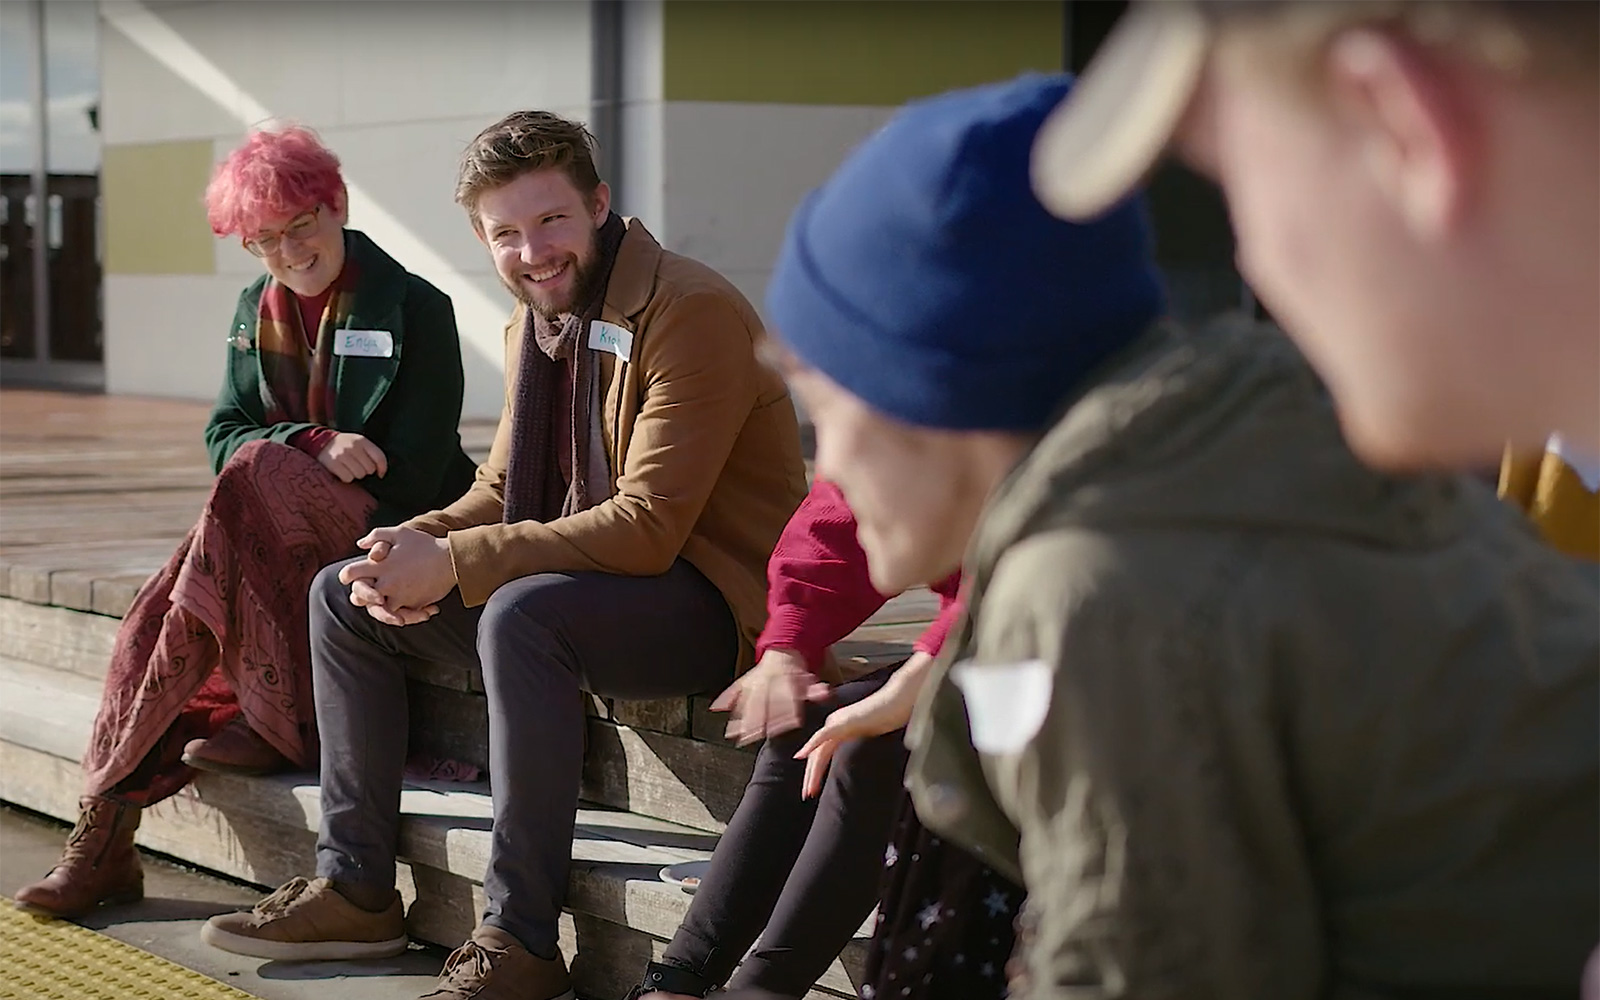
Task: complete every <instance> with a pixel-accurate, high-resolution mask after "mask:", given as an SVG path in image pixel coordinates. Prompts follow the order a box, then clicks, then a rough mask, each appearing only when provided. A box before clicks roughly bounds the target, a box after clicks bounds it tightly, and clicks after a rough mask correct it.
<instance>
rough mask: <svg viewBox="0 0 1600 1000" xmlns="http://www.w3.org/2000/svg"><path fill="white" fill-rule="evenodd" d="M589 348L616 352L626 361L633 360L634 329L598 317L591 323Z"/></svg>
mask: <svg viewBox="0 0 1600 1000" xmlns="http://www.w3.org/2000/svg"><path fill="white" fill-rule="evenodd" d="M589 349H590V350H594V351H605V352H606V353H607V354H615V355H616V356H617V357H619V358H621V359H622V360H624V361H631V360H633V331H631V330H629V329H628V328H627V327H622V326H618V325H617V324H615V323H607V322H606V321H605V320H603V319H597V320H595V321H594V322H592V323H590V324H589Z"/></svg>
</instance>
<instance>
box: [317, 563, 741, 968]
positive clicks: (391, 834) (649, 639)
mask: <svg viewBox="0 0 1600 1000" xmlns="http://www.w3.org/2000/svg"><path fill="white" fill-rule="evenodd" d="M343 565H344V563H335V564H334V565H332V566H328V567H326V568H324V569H323V570H322V571H321V572H320V573H319V574H317V578H316V580H315V581H314V582H313V583H312V585H311V664H312V677H313V683H314V694H315V699H316V708H317V728H318V730H319V731H320V733H321V737H322V827H321V830H320V832H319V834H318V837H317V874H318V875H320V876H324V877H327V878H331V879H334V880H335V881H339V882H346V883H366V884H376V885H383V886H392V885H393V884H394V878H395V849H396V840H397V838H398V833H399V822H400V784H401V773H402V771H403V770H404V768H405V761H406V728H407V727H406V711H407V706H406V683H405V662H406V660H407V659H409V658H417V659H422V660H427V661H433V662H440V663H451V664H473V663H477V664H481V665H482V668H483V685H484V689H485V691H486V693H487V695H488V702H489V772H490V775H491V778H492V782H493V785H492V787H493V796H494V832H493V836H492V839H491V842H490V853H489V866H488V870H487V871H486V872H485V873H484V877H483V888H484V894H485V896H486V897H487V899H488V903H487V909H486V911H485V912H484V914H483V921H484V922H485V923H488V924H492V925H494V926H496V927H499V928H500V929H502V930H504V931H506V932H507V933H509V934H511V935H513V936H515V937H516V938H517V939H518V940H519V941H521V942H522V943H523V945H524V946H525V947H526V948H527V949H528V950H529V951H530V952H532V953H534V954H535V955H538V956H540V957H543V958H553V957H554V956H555V954H556V933H557V931H556V922H557V920H558V918H559V917H560V914H561V904H562V901H563V898H564V896H565V895H566V887H567V867H568V863H569V861H570V858H571V853H572V834H573V826H574V824H575V823H576V820H577V808H578V784H579V779H580V777H581V770H582V766H583V726H584V724H585V723H584V719H583V716H582V713H581V710H580V704H581V703H580V701H579V695H578V692H579V690H580V689H582V690H585V691H590V692H593V693H594V694H597V695H601V696H603V697H610V698H625V699H626V698H665V697H672V696H678V695H689V694H695V693H699V692H706V691H715V690H720V689H721V688H722V687H723V686H725V685H726V684H727V683H729V681H730V680H731V679H732V677H733V668H734V665H735V662H736V660H737V657H738V649H739V636H738V630H737V628H736V626H735V624H734V620H733V615H732V613H731V612H730V611H729V610H728V606H727V603H726V602H725V601H724V600H723V597H722V594H721V593H720V592H719V591H718V590H717V589H716V587H714V586H713V585H712V584H711V583H710V581H708V580H707V579H706V578H705V577H704V576H703V575H701V573H700V571H699V570H697V569H695V568H694V567H693V566H691V565H689V563H687V562H685V561H684V560H682V559H679V560H678V561H677V562H676V563H674V564H673V566H672V568H671V569H670V570H668V571H667V572H666V573H664V574H663V575H661V576H656V577H625V576H612V575H609V574H605V573H542V574H538V575H535V576H528V577H523V578H522V579H519V580H513V581H511V582H510V583H507V584H505V585H504V586H502V587H501V588H500V589H499V590H496V591H495V592H494V595H493V596H491V597H490V598H489V601H488V603H487V604H485V605H483V607H481V608H467V607H465V606H463V605H462V603H461V599H460V597H459V596H458V594H456V593H454V592H452V593H451V595H450V596H449V597H448V598H446V599H445V600H444V601H441V602H440V605H439V614H437V615H435V616H434V617H433V618H432V619H431V620H429V621H427V622H424V623H422V624H418V625H409V626H405V627H401V628H396V627H392V626H388V625H383V624H381V623H379V622H378V621H376V620H374V619H373V618H372V617H371V616H369V615H368V614H367V612H366V609H365V608H358V607H355V606H354V605H352V604H351V603H350V598H349V588H348V587H346V586H344V585H343V584H341V583H340V582H339V579H338V574H339V570H340V568H341V567H342V566H343Z"/></svg>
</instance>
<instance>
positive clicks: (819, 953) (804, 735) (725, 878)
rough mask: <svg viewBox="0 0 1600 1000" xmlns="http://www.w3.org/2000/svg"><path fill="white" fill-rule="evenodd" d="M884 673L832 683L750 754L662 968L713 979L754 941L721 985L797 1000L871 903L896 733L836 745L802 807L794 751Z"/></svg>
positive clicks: (887, 825) (890, 815) (900, 742)
mask: <svg viewBox="0 0 1600 1000" xmlns="http://www.w3.org/2000/svg"><path fill="white" fill-rule="evenodd" d="M891 669H892V668H891ZM889 673H890V670H889V669H885V670H880V671H878V672H877V673H875V674H871V675H869V676H867V677H863V678H861V679H860V680H856V681H851V682H849V683H847V684H841V685H840V686H839V687H837V688H836V689H834V692H833V698H832V699H831V700H830V701H829V702H827V703H825V704H820V705H818V704H813V705H810V706H807V710H806V719H805V724H804V725H803V726H801V728H800V729H798V730H795V731H793V732H789V733H785V734H783V735H782V736H778V737H774V738H772V739H770V740H768V741H767V743H766V745H765V746H763V747H762V748H761V755H760V756H759V757H758V758H757V760H756V768H755V773H754V774H753V775H751V777H750V784H749V785H748V786H746V788H745V793H744V798H743V799H742V800H741V801H740V802H739V808H738V810H737V811H736V812H735V813H734V815H733V820H732V821H731V822H730V823H729V824H728V829H727V831H726V832H725V833H724V834H723V835H722V839H721V841H720V842H719V843H718V844H717V850H716V853H714V854H713V855H712V857H711V868H710V870H709V871H707V872H706V875H705V878H704V879H702V880H701V882H700V887H699V889H698V891H697V892H696V893H695V897H694V903H693V904H692V905H691V906H690V907H689V915H688V916H687V917H685V918H684V921H683V924H682V926H680V927H679V928H678V932H677V934H675V935H674V936H673V938H672V943H671V944H670V945H668V946H667V950H666V953H665V955H664V956H663V961H664V962H665V963H666V964H668V965H675V966H679V967H681V968H685V969H688V970H690V971H693V972H696V973H698V974H699V975H700V977H701V978H703V979H705V980H706V981H708V982H710V983H713V984H720V983H723V982H726V981H727V979H728V976H729V975H730V974H732V972H733V968H734V966H735V965H737V964H738V963H739V959H740V958H742V957H743V956H744V954H745V951H746V949H748V948H749V947H750V943H751V942H752V941H755V940H756V936H757V935H758V934H759V935H760V937H761V941H760V943H759V944H758V945H757V946H756V949H755V951H754V952H752V953H751V954H750V957H749V960H748V961H746V962H745V963H744V965H743V966H742V967H741V968H740V969H739V975H738V976H737V977H736V978H735V979H734V981H733V983H732V984H730V985H732V986H736V987H755V988H759V989H762V990H767V991H770V992H773V993H778V994H781V995H784V996H795V997H797V996H801V995H803V994H804V993H805V992H806V991H807V990H809V989H810V988H811V987H812V985H813V984H815V983H816V981H817V979H818V978H819V977H821V975H822V974H823V973H824V972H826V971H827V969H828V966H829V965H830V964H831V963H832V962H833V960H834V959H835V958H837V957H838V955H839V952H840V951H842V950H843V949H844V946H845V945H846V944H848V943H849V942H850V939H851V938H852V937H853V936H854V935H855V932H856V930H857V928H859V927H860V926H861V922H862V921H863V920H864V919H866V916H867V914H868V913H869V912H871V910H872V907H873V904H874V903H875V902H877V898H878V884H879V881H880V878H881V876H882V874H883V858H884V850H885V848H886V847H887V846H888V842H889V834H890V832H891V829H892V826H893V823H894V818H895V809H896V807H897V805H898V803H899V799H900V786H901V781H902V779H903V777H904V774H905V767H906V751H905V742H904V739H905V733H904V730H897V731H895V732H892V733H888V734H885V735H883V736H879V737H876V738H874V739H870V740H861V741H857V742H853V743H849V744H846V745H845V746H844V747H843V748H841V750H840V751H839V753H838V754H836V755H835V756H834V758H833V764H832V766H831V767H830V768H829V771H828V780H827V783H826V784H825V785H824V786H823V790H822V794H821V795H820V796H819V797H817V798H814V799H809V800H806V799H802V798H801V797H800V788H801V782H802V779H803V778H804V775H805V761H799V760H795V759H794V754H795V751H797V750H799V749H800V747H801V746H802V745H803V744H804V743H805V741H806V740H807V739H809V738H810V736H811V734H813V733H815V732H816V731H817V729H818V728H820V727H821V725H822V721H823V719H825V718H826V717H827V714H828V712H830V711H832V710H833V709H835V708H838V707H839V706H840V705H848V704H851V703H853V702H857V701H860V700H861V699H862V698H865V697H866V696H867V695H869V694H871V693H873V692H874V691H877V690H878V689H879V688H881V687H883V685H884V682H885V681H886V680H888V676H889ZM763 927H764V928H765V930H764V931H763Z"/></svg>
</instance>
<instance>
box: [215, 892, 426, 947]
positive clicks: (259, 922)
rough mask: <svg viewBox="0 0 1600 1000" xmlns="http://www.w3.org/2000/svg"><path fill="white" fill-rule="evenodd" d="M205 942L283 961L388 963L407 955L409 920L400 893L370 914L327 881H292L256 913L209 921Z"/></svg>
mask: <svg viewBox="0 0 1600 1000" xmlns="http://www.w3.org/2000/svg"><path fill="white" fill-rule="evenodd" d="M200 940H202V941H204V942H205V943H206V944H209V945H210V946H211V947H213V948H221V949H222V950H223V951H231V952H233V953H234V954H235V955H249V956H250V957H252V958H270V959H276V960H277V961H280V962H327V961H335V960H338V959H357V958H389V957H391V956H393V955H398V954H400V953H401V952H403V951H405V950H406V919H405V911H404V909H403V908H402V906H401V905H400V894H399V893H398V892H397V893H395V894H394V901H393V902H392V903H390V904H389V908H388V909H386V910H384V911H383V912H382V913H368V912H367V911H366V910H363V909H362V908H361V907H359V906H357V905H356V904H354V903H352V902H350V901H349V900H348V899H345V898H344V897H343V896H341V895H339V890H337V889H335V888H334V887H333V883H332V882H330V881H328V880H327V879H325V878H318V879H312V880H310V881H307V880H305V879H303V878H292V879H290V880H289V881H287V882H285V883H284V884H283V885H282V886H281V887H280V888H279V889H278V890H277V891H276V892H274V893H273V894H272V895H270V896H268V897H267V898H266V899H263V900H262V901H261V902H259V903H257V904H256V905H255V909H252V910H244V911H241V912H239V913H224V914H222V915H221V916H216V917H212V918H211V919H210V920H207V921H206V925H205V926H204V927H202V928H200Z"/></svg>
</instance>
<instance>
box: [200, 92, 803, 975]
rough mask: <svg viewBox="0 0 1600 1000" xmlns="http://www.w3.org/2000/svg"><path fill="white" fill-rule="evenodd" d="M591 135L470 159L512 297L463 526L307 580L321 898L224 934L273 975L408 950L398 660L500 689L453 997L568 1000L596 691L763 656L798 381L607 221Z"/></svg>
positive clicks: (441, 528)
mask: <svg viewBox="0 0 1600 1000" xmlns="http://www.w3.org/2000/svg"><path fill="white" fill-rule="evenodd" d="M594 153H595V150H594V138H593V136H591V135H590V134H589V132H588V130H587V129H585V128H584V127H583V125H582V124H580V123H578V122H574V121H569V120H567V119H565V118H562V117H560V116H558V115H554V114H551V113H549V112H545V111H518V112H513V113H512V114H510V115H507V116H506V117H505V118H503V119H501V120H500V121H498V122H495V123H494V124H492V125H490V126H489V127H488V128H486V129H484V130H483V131H482V132H481V133H479V135H478V136H477V137H476V138H474V139H473V141H472V142H471V143H469V144H468V146H467V148H466V150H464V151H463V153H462V157H461V168H460V173H459V176H458V182H457V187H456V200H457V201H458V202H459V203H460V204H461V206H462V208H463V209H465V211H466V214H467V217H468V220H469V221H470V223H471V225H472V229H473V232H474V233H475V234H476V235H477V237H478V239H479V240H480V241H481V242H482V243H483V245H484V247H485V249H486V250H487V251H488V253H489V255H490V257H491V259H492V260H493V262H494V265H495V270H496V271H497V273H498V274H499V276H500V279H501V281H502V283H503V284H504V285H505V286H506V289H507V290H508V291H509V292H510V293H511V294H512V296H513V297H514V298H515V299H516V303H517V304H516V306H515V307H514V308H513V310H512V314H511V320H510V322H509V323H508V324H507V327H506V339H505V343H506V373H507V374H506V408H505V411H504V413H503V414H502V415H501V418H500V426H499V428H498V429H497V430H496V432H495V439H494V444H493V445H492V446H491V447H490V449H489V457H488V459H487V460H486V461H485V462H484V464H483V465H482V466H480V467H479V469H478V473H477V479H476V481H475V482H474V483H473V485H472V487H471V488H470V489H469V490H467V492H466V493H465V494H464V495H462V496H460V497H459V498H457V499H455V501H454V502H453V503H451V504H449V505H448V506H446V507H444V508H442V509H440V510H435V511H431V512H429V513H427V514H424V515H422V516H420V517H416V518H413V519H412V520H410V521H407V522H406V523H405V524H403V525H401V526H399V527H397V528H388V529H383V530H380V531H375V532H373V533H372V534H370V535H369V536H367V537H366V538H365V539H363V540H362V545H363V547H365V548H367V549H368V550H369V551H368V555H367V557H366V558H362V559H355V560H350V561H348V562H344V563H338V564H335V565H331V566H329V567H327V568H326V569H325V570H323V572H322V573H320V574H319V575H318V576H317V578H316V580H315V581H314V582H313V584H312V611H311V622H312V637H313V645H312V667H313V670H314V672H315V676H316V681H317V719H318V721H319V723H320V724H321V726H322V731H323V733H324V734H325V735H324V742H323V756H322V792H321V794H322V826H321V830H320V832H319V836H318V841H317V867H316V877H315V878H309V879H308V878H304V877H300V878H295V879H292V880H290V881H289V882H287V883H285V884H284V885H283V886H282V887H280V888H279V889H278V891H276V892H274V893H272V894H271V895H270V896H268V897H267V898H266V899H264V900H262V901H261V903H259V904H257V906H256V907H255V908H254V909H253V910H252V911H249V912H245V913H236V914H228V915H225V916H220V917H214V918H212V920H211V921H210V922H209V923H208V924H207V925H206V927H205V929H204V931H203V932H202V936H203V938H204V939H205V940H206V941H207V942H208V943H210V944H212V945H214V946H216V947H219V948H222V949H224V950H228V951H234V952H238V953H240V954H245V955H254V956H258V957H264V958H279V959H285V960H288V959H294V960H320V959H339V958H376V957H383V956H387V955H394V954H398V953H399V952H402V951H404V950H405V948H406V943H407V942H406V932H405V919H404V913H403V907H402V904H401V901H400V894H399V893H398V892H397V891H396V889H395V856H396V852H397V850H398V847H399V844H398V842H397V841H398V837H399V824H400V810H399V806H400V788H401V777H402V772H403V769H404V766H405V754H406V728H405V725H404V721H405V718H406V713H407V710H408V707H407V696H406V678H405V672H406V664H407V663H408V662H409V661H411V660H414V659H421V660H426V661H432V662H441V663H451V664H458V665H463V666H466V667H469V668H481V670H482V671H483V686H484V693H485V696H486V699H487V702H488V718H489V771H490V774H491V775H492V782H493V788H492V794H493V799H494V802H493V806H494V821H493V830H492V838H491V843H490V848H489V859H488V865H487V869H486V871H485V872H484V877H483V890H484V897H485V907H484V911H483V913H482V915H481V921H480V923H479V925H478V926H477V928H476V929H474V930H473V932H472V935H471V937H470V939H469V940H468V941H467V942H465V943H464V944H463V945H462V946H461V947H460V948H457V949H456V950H455V952H454V953H452V954H451V956H450V958H449V959H448V960H447V961H446V962H445V966H444V970H443V972H442V974H441V975H440V977H439V982H438V985H437V987H436V988H435V989H434V990H433V991H431V992H429V993H428V994H427V996H428V997H431V998H435V1000H448V998H453V1000H468V998H472V1000H572V996H573V993H572V982H571V977H570V975H569V972H568V969H567V965H566V961H565V959H564V957H563V956H562V954H561V950H560V946H559V943H558V921H559V920H560V917H561V908H562V903H563V900H564V898H565V896H566V890H567V876H568V868H569V865H570V862H571V857H572V837H573V829H574V825H575V823H576V820H577V811H578V788H579V782H580V778H581V772H582V763H583V743H584V731H585V720H584V714H583V709H582V696H581V692H583V691H588V692H592V693H594V694H597V695H600V696H602V697H606V698H666V697H683V696H687V695H690V694H695V693H699V692H702V691H714V690H720V689H722V688H725V687H726V686H727V685H728V684H729V683H731V682H732V681H733V679H734V677H735V676H737V675H738V674H740V673H742V672H743V671H744V670H745V669H747V668H748V667H749V666H750V665H751V662H752V660H753V655H752V654H753V649H752V646H753V643H754V640H755V638H756V636H757V635H758V634H759V633H760V630H761V622H762V619H763V617H764V615H765V610H766V575H765V569H766V562H767V557H768V556H769V555H770V554H771V552H772V546H773V544H774V543H775V542H776V541H777V539H778V535H779V533H780V532H781V531H782V530H783V525H784V523H785V522H786V521H787V520H788V518H789V515H790V514H791V513H793V512H794V509H795V507H796V506H798V505H799V503H800V499H801V498H802V497H803V496H804V495H805V465H804V462H803V461H802V459H801V455H800V435H799V427H798V424H797V422H796V419H795V413H794V407H793V405H792V404H791V402H790V399H789V392H788V389H787V388H786V387H785V386H784V384H783V382H782V380H781V379H779V378H778V377H777V376H776V375H775V374H774V373H773V372H771V371H769V370H767V369H765V368H763V367H762V365H761V364H760V363H759V362H758V361H757V360H756V342H757V339H758V338H759V337H760V336H761V332H762V327H761V320H760V318H759V317H758V316H757V315H756V311H755V309H754V308H752V307H751V305H750V303H749V302H748V301H746V300H745V298H744V296H743V295H741V294H740V293H739V291H738V289H736V288H734V286H733V285H732V284H730V283H729V282H728V280H727V279H726V278H724V277H723V276H722V275H720V274H718V273H717V272H715V271H713V270H712V269H711V268H709V267H707V266H706V265H704V264H701V263H699V262H698V261H694V260H691V259H689V258H687V257H683V256H680V255H678V254H675V253H672V252H670V251H668V250H665V249H663V248H662V246H661V244H659V243H657V242H656V239H655V237H653V236H651V235H650V232H649V230H648V229H646V228H645V226H644V224H643V223H642V222H641V221H639V220H638V219H624V218H623V217H622V216H620V215H618V214H617V213H615V212H614V211H612V209H611V189H610V188H609V187H608V186H607V185H606V183H605V182H604V181H603V180H601V179H600V175H599V172H598V170H597V169H596V165H595V159H594Z"/></svg>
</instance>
